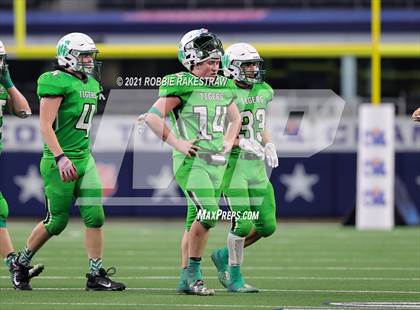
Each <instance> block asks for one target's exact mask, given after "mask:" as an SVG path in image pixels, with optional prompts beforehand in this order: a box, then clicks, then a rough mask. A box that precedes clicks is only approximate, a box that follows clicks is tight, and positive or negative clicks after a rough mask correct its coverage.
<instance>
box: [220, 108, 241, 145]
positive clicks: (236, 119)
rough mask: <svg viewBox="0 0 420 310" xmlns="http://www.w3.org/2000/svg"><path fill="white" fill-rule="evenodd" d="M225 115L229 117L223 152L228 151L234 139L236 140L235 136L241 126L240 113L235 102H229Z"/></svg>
mask: <svg viewBox="0 0 420 310" xmlns="http://www.w3.org/2000/svg"><path fill="white" fill-rule="evenodd" d="M227 116H228V118H229V126H228V129H227V131H226V135H225V143H224V148H225V149H224V152H225V153H227V152H229V151H230V150H231V149H232V147H233V145H234V144H235V140H237V139H236V138H237V136H238V133H239V129H240V128H241V124H242V122H241V120H242V119H241V114H240V113H239V110H238V107H237V106H236V104H230V105H229V106H228V108H227Z"/></svg>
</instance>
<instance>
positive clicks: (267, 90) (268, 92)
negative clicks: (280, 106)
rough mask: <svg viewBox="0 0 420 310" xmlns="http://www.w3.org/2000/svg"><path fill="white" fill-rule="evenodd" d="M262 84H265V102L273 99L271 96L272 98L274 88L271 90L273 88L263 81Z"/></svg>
mask: <svg viewBox="0 0 420 310" xmlns="http://www.w3.org/2000/svg"><path fill="white" fill-rule="evenodd" d="M264 86H265V91H264V95H265V96H267V102H271V101H273V98H274V90H273V88H271V86H270V85H268V84H267V83H265V82H264Z"/></svg>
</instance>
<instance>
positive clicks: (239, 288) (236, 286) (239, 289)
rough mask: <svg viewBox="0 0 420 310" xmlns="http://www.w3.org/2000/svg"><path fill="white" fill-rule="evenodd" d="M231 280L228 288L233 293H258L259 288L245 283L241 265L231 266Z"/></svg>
mask: <svg viewBox="0 0 420 310" xmlns="http://www.w3.org/2000/svg"><path fill="white" fill-rule="evenodd" d="M230 277H231V282H230V283H229V285H228V287H227V289H228V291H229V292H233V293H258V292H259V291H258V289H257V288H255V287H253V286H251V285H249V284H246V283H245V280H244V278H243V277H242V274H241V269H240V266H230Z"/></svg>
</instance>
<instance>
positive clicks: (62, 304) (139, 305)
mask: <svg viewBox="0 0 420 310" xmlns="http://www.w3.org/2000/svg"><path fill="white" fill-rule="evenodd" d="M0 304H2V305H28V306H35V305H44V306H80V307H87V306H101V307H102V306H106V307H142V306H143V307H145V306H149V307H168V306H170V307H176V308H241V309H243V308H244V307H245V308H263V309H265V308H269V309H284V310H286V309H311V310H318V309H322V310H323V309H331V307H316V308H314V307H305V306H303V307H300V306H286V307H287V308H285V306H268V305H232V304H230V305H220V304H170V303H168V304H137V303H126V304H123V303H114V304H113V303H98V302H89V303H88V302H66V303H64V302H13V303H12V302H6V303H0Z"/></svg>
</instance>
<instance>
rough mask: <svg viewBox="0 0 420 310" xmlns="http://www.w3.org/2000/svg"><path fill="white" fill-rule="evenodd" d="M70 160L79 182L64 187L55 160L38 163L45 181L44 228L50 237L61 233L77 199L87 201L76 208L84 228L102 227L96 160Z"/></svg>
mask: <svg viewBox="0 0 420 310" xmlns="http://www.w3.org/2000/svg"><path fill="white" fill-rule="evenodd" d="M70 160H71V161H72V162H73V164H74V165H75V166H76V169H77V173H78V175H79V179H78V180H76V181H74V182H70V183H64V182H63V181H62V180H61V178H60V173H59V171H58V168H57V165H56V163H55V160H54V158H44V157H43V158H42V159H41V163H40V170H41V176H42V179H43V180H44V188H45V204H46V208H47V217H46V219H45V220H44V225H45V228H46V230H47V231H48V233H49V234H51V235H58V234H60V233H61V232H62V231H63V230H64V228H65V227H66V225H67V223H68V220H69V212H70V207H71V206H72V204H73V200H74V199H76V198H83V199H86V201H88V202H87V203H86V202H84V203H83V202H82V204H79V209H80V214H81V216H82V218H83V221H84V223H85V226H86V227H88V228H99V227H101V226H102V225H103V224H104V220H105V215H104V210H103V206H102V184H101V181H100V179H99V175H98V171H97V169H96V164H95V160H94V159H93V157H92V155H89V156H87V157H84V158H70Z"/></svg>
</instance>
